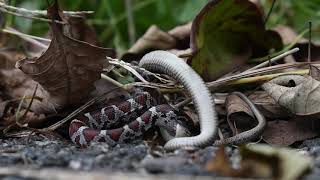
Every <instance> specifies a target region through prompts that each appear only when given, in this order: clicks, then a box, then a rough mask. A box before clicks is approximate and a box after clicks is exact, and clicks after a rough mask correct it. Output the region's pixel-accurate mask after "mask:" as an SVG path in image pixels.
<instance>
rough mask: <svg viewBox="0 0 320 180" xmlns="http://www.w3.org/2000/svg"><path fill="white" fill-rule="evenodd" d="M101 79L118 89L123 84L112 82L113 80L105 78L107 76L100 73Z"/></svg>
mask: <svg viewBox="0 0 320 180" xmlns="http://www.w3.org/2000/svg"><path fill="white" fill-rule="evenodd" d="M101 79H104V80H107V81H108V82H110V83H111V84H113V85H115V86H116V87H120V88H122V87H123V84H121V83H119V82H118V81H116V80H113V79H112V78H110V77H109V76H107V75H105V74H102V73H101Z"/></svg>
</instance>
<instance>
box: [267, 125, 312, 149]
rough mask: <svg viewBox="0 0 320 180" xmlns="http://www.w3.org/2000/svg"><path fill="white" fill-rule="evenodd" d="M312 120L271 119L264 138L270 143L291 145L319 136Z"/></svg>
mask: <svg viewBox="0 0 320 180" xmlns="http://www.w3.org/2000/svg"><path fill="white" fill-rule="evenodd" d="M317 135H318V134H317V132H316V130H314V129H313V128H312V122H311V121H299V120H290V121H270V122H268V125H267V128H266V130H265V131H264V133H263V135H262V138H263V140H264V141H266V142H267V143H269V144H272V145H278V146H289V145H291V144H293V143H294V142H296V141H302V140H306V139H309V138H313V137H315V136H317Z"/></svg>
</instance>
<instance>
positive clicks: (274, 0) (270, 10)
mask: <svg viewBox="0 0 320 180" xmlns="http://www.w3.org/2000/svg"><path fill="white" fill-rule="evenodd" d="M275 3H276V0H273V1H272V4H271V7H270V9H269V12H268V14H267V17H266V19H265V20H264V25H266V24H267V22H268V19H269V18H270V15H271V13H272V10H273V7H274V5H275Z"/></svg>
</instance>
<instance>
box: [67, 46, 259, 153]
mask: <svg viewBox="0 0 320 180" xmlns="http://www.w3.org/2000/svg"><path fill="white" fill-rule="evenodd" d="M139 66H141V67H143V68H145V69H147V70H150V71H154V72H160V73H164V74H167V75H169V76H171V77H173V78H175V79H176V80H177V81H178V82H180V83H181V84H182V85H183V86H184V87H185V89H186V90H187V91H188V93H189V94H190V95H191V97H192V100H193V102H194V105H195V108H196V110H197V113H198V115H199V123H200V134H199V135H197V136H192V137H181V136H188V135H190V132H189V131H188V129H187V128H185V127H184V126H182V125H181V124H179V123H177V120H178V115H177V114H176V113H175V112H174V110H173V109H172V108H171V107H170V106H169V105H157V106H155V105H156V104H155V103H154V100H153V99H152V98H151V97H150V95H148V94H144V95H142V96H137V97H136V98H134V99H130V100H127V101H126V102H124V103H123V104H121V105H119V106H110V107H106V108H103V109H101V111H98V112H94V113H87V114H85V116H86V117H83V118H80V119H75V120H73V121H72V122H71V124H70V128H69V134H70V137H71V139H72V141H73V142H74V143H76V144H78V145H80V146H87V145H88V144H89V143H90V142H92V141H104V142H107V143H109V144H115V143H118V142H127V141H129V140H131V139H134V138H136V137H137V136H141V135H142V134H143V133H144V132H145V131H146V130H148V129H149V128H150V127H152V126H154V125H158V126H161V129H166V130H165V131H161V132H162V134H163V135H166V136H167V138H166V140H169V141H168V142H167V143H166V144H165V149H167V150H174V149H178V148H185V147H204V146H208V145H212V144H226V143H237V141H239V142H245V141H246V140H248V139H252V136H251V135H252V134H253V135H256V134H258V135H259V133H260V132H261V129H263V128H264V126H265V121H264V118H263V116H261V114H260V113H259V111H258V110H257V109H256V108H255V107H254V105H253V104H252V103H250V102H249V106H250V107H252V108H253V112H254V114H255V115H256V117H257V119H258V121H259V124H258V126H257V128H256V129H253V131H250V130H249V131H247V132H245V134H244V136H243V135H242V134H241V133H240V134H238V135H236V136H235V137H232V138H231V139H230V138H228V139H224V140H220V141H216V142H214V137H215V134H216V131H217V117H216V113H215V111H214V103H213V98H212V96H211V93H210V91H209V90H208V88H207V87H206V85H205V83H204V82H203V80H202V79H201V77H200V76H199V75H198V74H197V73H196V72H195V71H194V70H193V69H192V68H190V67H189V66H188V65H187V64H186V63H185V62H184V61H183V60H182V59H180V58H178V57H177V56H175V55H173V54H171V53H169V52H166V51H153V52H151V53H148V54H146V55H145V56H144V57H143V58H142V59H141V61H140V63H139ZM240 97H241V96H240ZM241 98H242V99H244V100H245V101H247V99H246V98H245V97H241ZM247 103H248V102H247ZM143 110H145V113H143V114H142V115H141V116H140V117H138V118H136V119H135V120H133V121H132V122H130V123H129V120H128V119H130V117H131V116H130V115H129V113H130V112H135V111H143ZM133 114H135V113H133ZM121 117H125V118H124V119H121ZM131 120H132V117H131ZM117 124H118V126H119V124H127V125H124V126H121V127H118V128H115V129H110V128H111V127H112V126H114V125H117ZM173 131H175V132H173ZM257 132H258V133H257Z"/></svg>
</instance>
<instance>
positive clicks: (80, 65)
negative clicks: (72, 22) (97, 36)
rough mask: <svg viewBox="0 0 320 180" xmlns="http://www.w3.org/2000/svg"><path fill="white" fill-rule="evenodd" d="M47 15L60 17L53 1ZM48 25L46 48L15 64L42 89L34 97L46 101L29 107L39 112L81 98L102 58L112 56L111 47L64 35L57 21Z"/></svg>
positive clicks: (51, 109) (97, 72)
mask: <svg viewBox="0 0 320 180" xmlns="http://www.w3.org/2000/svg"><path fill="white" fill-rule="evenodd" d="M61 13H62V12H60V14H61ZM48 14H49V16H50V17H55V19H56V20H60V21H61V19H62V18H61V15H60V14H59V9H58V4H57V3H55V4H54V5H52V6H51V7H49V8H48ZM50 27H51V30H52V33H53V37H52V41H51V43H50V46H49V48H48V49H47V51H46V52H45V53H44V54H43V55H42V56H40V57H39V58H26V59H23V60H20V61H18V62H17V64H16V67H17V68H19V69H21V70H22V71H23V72H24V73H25V74H27V75H29V76H30V77H31V78H32V79H33V80H35V81H36V82H38V83H39V84H40V85H41V86H42V88H43V93H42V94H38V93H37V96H40V97H42V98H43V99H44V102H46V103H43V102H42V103H40V104H37V103H34V104H33V105H32V108H31V109H32V110H33V111H35V112H39V113H42V112H46V111H49V112H53V111H54V110H55V109H57V110H59V109H61V108H62V107H64V106H66V105H70V104H77V103H80V102H82V101H84V100H85V99H86V98H87V96H88V94H89V92H90V91H91V90H93V89H94V86H93V83H94V82H95V81H96V80H98V79H99V78H100V72H101V70H102V68H103V64H104V63H106V60H105V57H106V56H111V57H113V56H114V55H115V52H114V50H112V49H106V48H101V47H97V46H94V45H91V44H88V43H86V42H83V41H78V40H75V39H73V38H70V37H68V36H65V35H64V34H63V32H62V26H61V25H59V24H55V23H51V24H50ZM39 90H40V92H41V88H39ZM38 92H39V91H38ZM43 106H44V107H43Z"/></svg>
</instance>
